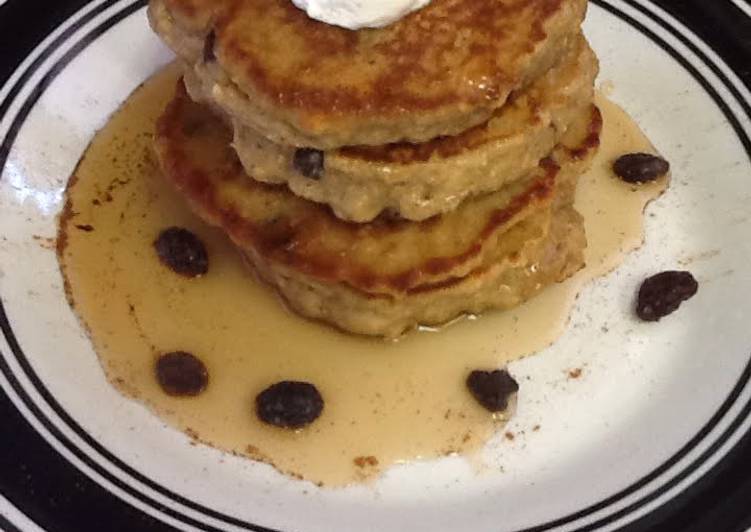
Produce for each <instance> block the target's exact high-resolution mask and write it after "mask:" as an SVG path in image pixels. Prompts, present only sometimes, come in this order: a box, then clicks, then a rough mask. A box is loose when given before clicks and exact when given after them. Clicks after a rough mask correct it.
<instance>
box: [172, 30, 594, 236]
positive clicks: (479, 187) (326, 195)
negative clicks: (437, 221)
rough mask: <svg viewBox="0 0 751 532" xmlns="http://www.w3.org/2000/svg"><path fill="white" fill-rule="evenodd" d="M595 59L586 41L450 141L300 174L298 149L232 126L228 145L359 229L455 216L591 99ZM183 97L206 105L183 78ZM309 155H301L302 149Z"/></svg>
mask: <svg viewBox="0 0 751 532" xmlns="http://www.w3.org/2000/svg"><path fill="white" fill-rule="evenodd" d="M597 71H598V65H597V59H596V57H595V55H594V53H593V52H592V50H591V49H590V48H589V45H588V44H587V41H586V39H585V38H584V37H583V36H579V38H578V39H577V41H576V44H575V46H574V47H573V48H572V49H571V50H570V51H569V52H567V53H566V54H565V55H564V56H563V57H561V60H560V61H559V63H558V64H557V65H556V66H555V67H553V68H552V69H551V70H550V71H549V72H547V73H546V74H545V75H544V76H542V77H540V78H539V79H538V80H536V81H535V82H534V83H533V84H532V85H530V86H529V87H528V88H527V89H525V90H523V91H521V92H519V93H518V94H515V95H514V96H513V98H512V99H511V100H510V101H509V103H508V104H507V105H505V106H503V107H502V108H500V109H498V110H497V111H496V112H495V114H494V115H493V117H492V118H491V119H490V120H489V121H488V122H486V123H485V124H481V125H479V126H476V127H474V128H471V129H470V130H468V131H465V132H463V133H461V134H459V135H456V136H454V137H439V138H437V139H433V140H431V141H429V142H426V143H422V144H408V143H398V144H389V145H385V146H355V147H344V148H340V149H337V150H328V151H325V152H315V153H318V154H319V156H318V160H319V162H320V166H318V167H316V168H317V170H318V171H317V173H316V175H315V176H310V175H309V174H307V173H305V172H302V171H301V170H300V167H299V165H298V164H296V159H297V156H298V154H299V153H300V152H301V151H306V150H300V149H295V148H294V147H292V146H283V145H280V144H276V143H273V142H271V141H269V140H267V139H266V138H264V137H263V136H262V135H260V134H258V133H257V132H255V131H253V130H251V129H250V128H248V127H245V126H242V125H241V124H239V123H237V122H235V124H234V128H235V136H234V140H233V146H234V147H235V149H236V151H237V153H238V156H239V158H240V161H241V162H242V164H243V166H244V167H245V170H246V172H247V173H248V175H250V176H253V178H255V179H257V180H259V181H262V182H264V183H271V184H286V185H287V186H288V187H289V188H290V190H292V192H294V193H295V194H297V195H298V196H300V197H303V198H306V199H309V200H312V201H316V202H318V203H325V204H327V205H329V206H330V207H331V208H332V209H333V211H334V213H335V214H336V215H337V216H338V217H339V218H341V219H344V220H349V221H353V222H358V223H362V222H369V221H372V220H373V219H375V218H376V217H377V216H378V215H379V214H381V213H382V212H384V211H387V212H390V213H394V214H397V215H398V216H400V217H402V218H406V219H408V220H415V221H420V220H424V219H427V218H430V217H432V216H435V215H437V214H441V213H446V212H449V211H451V210H453V209H455V208H456V207H457V206H458V205H459V204H460V203H461V202H462V201H464V200H465V199H466V198H468V197H472V196H476V195H480V194H483V193H488V192H493V191H496V190H498V189H500V188H502V187H503V186H504V185H506V184H508V183H511V182H513V181H515V180H517V179H521V178H522V177H523V176H524V175H525V174H528V173H529V172H530V171H531V170H532V169H534V167H535V166H537V164H538V162H539V160H540V159H542V158H543V157H545V156H546V155H548V154H549V153H550V152H551V150H552V149H553V147H554V146H555V145H556V144H557V143H558V141H559V140H560V139H561V138H562V137H563V135H564V134H565V132H566V130H567V128H568V127H569V126H570V125H571V123H573V121H574V120H575V119H576V118H578V117H579V116H581V115H582V113H583V112H584V110H586V109H587V108H588V107H589V106H590V105H591V102H592V99H593V93H594V89H593V84H594V79H595V77H596V75H597ZM185 79H186V85H187V87H188V92H189V93H190V95H191V96H192V97H193V98H194V99H196V100H199V101H206V102H210V98H209V97H206V95H204V94H203V93H202V88H201V84H200V82H199V81H198V80H196V79H195V76H194V75H192V71H191V70H188V71H187V72H186V78H185ZM307 151H311V150H307Z"/></svg>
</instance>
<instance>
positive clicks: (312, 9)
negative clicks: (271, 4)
mask: <svg viewBox="0 0 751 532" xmlns="http://www.w3.org/2000/svg"><path fill="white" fill-rule="evenodd" d="M292 2H293V3H294V4H295V5H296V6H297V7H299V8H300V9H303V10H304V11H305V12H306V13H307V14H308V16H309V17H310V18H314V19H316V20H320V21H321V22H325V23H326V24H333V25H335V26H341V27H343V28H347V29H350V30H359V29H361V28H382V27H383V26H388V25H389V24H391V23H392V22H396V21H397V20H399V19H400V18H402V17H404V16H405V15H407V14H409V13H411V12H412V11H416V10H418V9H420V8H422V7H425V6H426V5H428V4H429V3H430V0H292Z"/></svg>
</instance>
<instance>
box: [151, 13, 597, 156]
mask: <svg viewBox="0 0 751 532" xmlns="http://www.w3.org/2000/svg"><path fill="white" fill-rule="evenodd" d="M585 9H586V0H434V1H433V2H432V3H431V4H430V5H429V6H428V7H426V8H424V9H422V10H420V11H417V12H415V13H412V14H410V15H408V16H407V17H405V18H403V19H402V20H400V21H398V22H396V23H395V24H392V25H391V26H388V27H386V28H380V29H370V30H361V31H350V30H345V29H342V28H338V27H335V26H330V25H327V24H324V23H321V22H318V21H315V20H312V19H310V18H308V16H307V15H306V14H305V13H304V12H303V11H301V10H299V9H297V8H296V7H295V6H294V5H293V4H292V2H291V1H290V0H152V1H151V5H150V19H151V22H152V26H153V27H154V29H155V31H156V32H157V33H158V34H159V35H160V36H161V37H162V38H163V39H164V40H165V42H167V44H168V45H169V46H171V47H172V48H173V49H174V50H175V51H176V52H177V53H178V55H180V56H181V57H182V58H183V59H184V60H185V61H187V62H188V63H189V64H190V65H191V66H193V67H194V68H195V69H196V73H197V74H198V76H199V77H201V78H202V79H203V81H204V83H209V84H210V85H211V86H212V90H211V92H212V97H213V98H214V100H215V102H216V103H217V104H219V105H220V106H221V107H223V108H224V109H225V111H227V112H228V113H229V114H230V115H232V116H233V117H234V118H236V119H238V120H240V121H241V122H244V123H245V124H246V125H248V126H249V127H252V128H253V129H255V130H256V131H258V132H259V133H261V134H263V135H265V136H266V137H268V138H269V139H271V140H273V141H274V142H278V143H281V144H289V145H294V146H308V147H315V148H319V149H332V148H336V147H339V146H345V145H355V144H358V145H359V144H366V145H380V144H387V143H391V142H399V141H409V142H424V141H427V140H429V139H431V138H434V137H437V136H440V135H454V134H458V133H460V132H461V131H464V130H466V129H468V128H469V127H472V126H474V125H477V124H479V123H482V122H484V121H486V120H488V118H489V117H490V116H491V115H492V113H493V112H494V110H496V109H497V108H499V107H501V106H502V105H503V104H504V103H505V102H506V100H507V98H508V96H509V94H510V93H511V92H512V91H514V90H516V89H519V88H521V87H523V86H525V85H527V84H528V83H530V82H531V81H533V80H534V79H536V78H537V77H538V76H540V75H541V74H542V73H544V72H545V71H546V70H547V69H548V68H550V66H552V65H553V64H554V63H555V61H556V60H557V58H558V57H559V55H560V54H561V53H563V51H564V50H566V49H567V47H568V46H569V44H570V41H572V40H574V39H575V38H576V37H577V35H578V33H579V25H580V23H581V20H582V18H583V16H584V12H585Z"/></svg>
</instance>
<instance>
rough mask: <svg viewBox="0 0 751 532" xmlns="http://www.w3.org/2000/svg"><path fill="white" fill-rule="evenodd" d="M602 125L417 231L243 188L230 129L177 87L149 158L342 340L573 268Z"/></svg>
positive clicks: (503, 299) (389, 331)
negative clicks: (582, 200)
mask: <svg viewBox="0 0 751 532" xmlns="http://www.w3.org/2000/svg"><path fill="white" fill-rule="evenodd" d="M599 126H600V121H599V112H597V110H596V109H595V108H593V109H592V110H589V111H588V112H586V113H584V114H583V115H582V116H581V117H580V119H579V120H577V124H576V125H575V126H573V127H571V128H570V131H569V133H568V134H567V135H566V138H565V139H564V140H563V142H562V144H561V145H560V146H559V147H558V148H557V149H556V150H555V152H554V153H553V156H552V157H551V158H546V159H545V160H544V161H543V162H541V164H540V166H539V168H538V169H537V170H536V171H534V172H533V173H532V174H531V175H530V176H528V177H527V178H525V179H522V180H519V181H518V182H515V183H513V184H511V185H509V186H508V187H505V188H503V189H501V190H500V191H498V192H496V193H492V194H487V195H485V196H481V197H478V198H476V199H472V200H469V201H466V202H464V203H463V204H462V205H460V206H459V207H458V208H457V209H455V210H454V211H452V212H450V213H448V214H446V215H443V216H440V217H435V218H433V219H430V220H427V221H424V222H419V223H418V222H406V221H403V220H401V221H394V220H390V219H378V220H376V221H375V222H373V223H370V224H353V223H348V222H344V221H342V220H339V219H338V218H336V216H334V215H333V214H332V213H331V211H330V210H329V209H327V208H326V207H324V206H321V205H317V204H314V203H311V202H308V201H306V200H303V199H301V198H298V197H297V196H295V195H294V194H292V193H290V192H289V191H288V190H287V189H286V187H273V186H268V185H263V184H261V183H258V182H256V181H255V180H253V179H250V178H249V177H248V176H247V175H246V174H245V173H244V171H243V169H242V166H241V165H240V163H239V161H238V160H237V157H236V155H235V153H234V151H233V150H232V149H231V148H230V146H229V144H230V141H231V135H232V134H231V132H230V131H229V129H228V128H227V127H226V126H225V125H224V123H223V122H222V120H221V119H220V118H218V117H217V116H216V115H215V114H213V113H212V112H211V111H210V110H209V109H208V108H207V107H205V106H201V105H199V104H196V103H194V102H192V101H191V100H190V99H189V98H188V97H187V95H186V93H185V91H184V89H182V87H179V88H178V91H177V94H176V96H175V99H174V101H173V102H172V103H171V104H170V106H169V107H168V109H167V111H166V112H165V114H164V116H163V117H162V119H161V120H160V123H159V127H158V134H157V152H158V155H159V158H160V161H161V164H162V167H163V169H164V171H165V175H166V177H167V179H169V180H170V181H172V182H173V183H174V184H175V185H176V186H177V188H178V189H179V190H180V191H181V192H182V193H183V194H184V195H185V196H186V198H187V199H188V201H189V202H190V203H191V205H192V207H193V208H194V210H195V211H196V212H197V213H198V214H199V215H200V216H202V217H203V218H204V219H206V220H208V221H209V222H211V223H213V224H216V225H219V226H221V227H222V228H223V229H224V230H225V231H226V232H227V233H228V234H229V236H230V237H231V238H232V239H233V240H234V242H235V243H236V244H237V245H238V246H239V247H240V248H241V250H242V251H243V252H244V253H245V255H246V256H247V257H248V259H249V261H250V262H251V263H252V264H253V266H254V267H255V268H256V269H257V270H258V271H259V272H260V273H261V275H262V276H263V277H264V278H265V279H267V280H268V281H269V282H271V283H272V284H274V286H275V287H276V288H277V289H278V290H279V291H280V292H281V293H282V295H284V297H285V298H286V299H287V300H288V301H289V303H290V306H292V307H293V308H295V309H296V310H298V311H299V312H301V313H302V314H304V315H306V316H309V317H313V318H319V319H323V320H326V321H328V322H329V323H332V324H335V325H337V326H339V327H341V328H343V329H346V330H350V331H354V332H358V333H363V334H375V335H394V334H399V333H400V332H402V331H403V330H404V329H406V328H409V327H411V326H414V325H415V324H417V323H425V324H435V323H441V322H444V321H446V320H448V319H451V318H453V317H455V316H456V315H458V314H460V313H462V312H479V311H481V310H484V309H486V308H508V307H509V306H513V305H516V304H518V303H520V302H521V301H523V300H525V299H526V298H528V297H531V295H533V294H534V293H536V292H537V291H538V290H540V289H541V288H542V287H543V286H545V285H547V284H550V283H551V282H555V281H557V280H561V279H562V278H565V277H566V276H567V275H569V274H570V273H571V272H572V271H576V270H577V269H578V268H579V267H581V260H582V259H581V250H582V248H583V247H584V236H583V230H582V227H581V220H580V218H579V217H578V215H577V214H576V213H575V212H574V211H573V210H572V209H571V207H570V205H571V203H572V202H573V191H574V187H575V183H576V179H577V177H578V175H579V173H580V172H581V171H582V170H583V168H584V167H586V165H587V164H588V160H589V157H590V156H591V154H592V152H593V151H594V148H595V147H596V145H597V140H598V138H599ZM373 257H378V258H379V260H377V261H374V260H373Z"/></svg>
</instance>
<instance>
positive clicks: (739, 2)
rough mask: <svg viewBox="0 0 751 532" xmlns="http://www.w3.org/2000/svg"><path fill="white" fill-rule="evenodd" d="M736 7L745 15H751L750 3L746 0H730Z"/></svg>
mask: <svg viewBox="0 0 751 532" xmlns="http://www.w3.org/2000/svg"><path fill="white" fill-rule="evenodd" d="M730 1H731V2H733V3H734V4H735V5H736V7H737V8H738V9H740V10H741V11H743V12H744V13H745V14H746V15H747V16H749V17H751V4H749V3H748V2H747V0H730Z"/></svg>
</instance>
